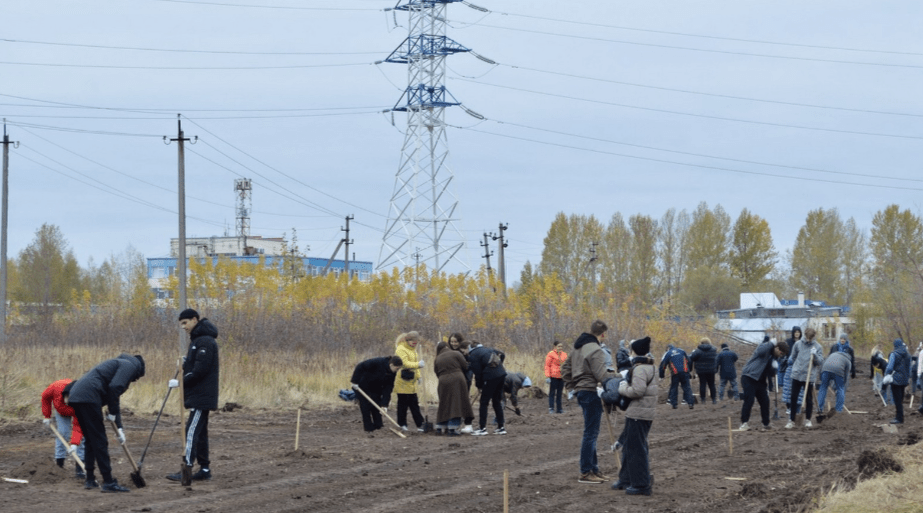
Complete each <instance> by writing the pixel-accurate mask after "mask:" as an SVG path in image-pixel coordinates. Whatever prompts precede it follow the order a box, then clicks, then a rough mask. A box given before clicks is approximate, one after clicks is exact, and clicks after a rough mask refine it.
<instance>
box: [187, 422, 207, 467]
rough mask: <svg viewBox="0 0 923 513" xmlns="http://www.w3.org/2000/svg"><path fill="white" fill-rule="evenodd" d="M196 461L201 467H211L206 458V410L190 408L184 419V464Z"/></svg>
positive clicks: (189, 464)
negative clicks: (187, 415) (187, 417)
mask: <svg viewBox="0 0 923 513" xmlns="http://www.w3.org/2000/svg"><path fill="white" fill-rule="evenodd" d="M196 461H198V462H199V466H201V467H202V468H211V467H209V466H208V465H209V463H211V462H210V461H209V459H208V410H199V409H197V408H192V409H190V410H189V420H187V421H186V465H188V466H190V467H191V466H192V464H193V463H195V462H196Z"/></svg>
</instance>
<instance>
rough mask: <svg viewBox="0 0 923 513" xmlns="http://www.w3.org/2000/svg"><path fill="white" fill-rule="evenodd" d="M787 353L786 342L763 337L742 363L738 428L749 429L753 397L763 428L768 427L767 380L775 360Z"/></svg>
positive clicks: (773, 370) (773, 371) (774, 368)
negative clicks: (757, 404) (745, 361)
mask: <svg viewBox="0 0 923 513" xmlns="http://www.w3.org/2000/svg"><path fill="white" fill-rule="evenodd" d="M787 354H788V344H786V343H785V342H778V341H777V340H776V339H774V338H773V339H770V338H769V337H768V336H766V337H764V338H763V342H762V343H761V344H760V345H759V346H757V348H756V350H755V351H753V354H752V355H750V359H749V360H747V363H746V364H744V368H743V370H742V371H741V373H740V374H741V378H740V384H741V386H742V387H743V389H744V393H743V401H744V402H743V406H741V409H740V430H741V431H747V430H749V429H750V424H749V422H750V412H751V411H752V410H753V401H754V399H755V400H756V401H757V402H759V403H760V417H761V419H762V421H763V430H764V431H765V430H767V429H769V393H768V392H767V391H766V389H767V387H768V381H769V380H770V379H771V378H772V375H773V374H774V373H775V371H776V367H778V366H779V363H778V361H777V359H778V358H781V357H783V356H785V355H787Z"/></svg>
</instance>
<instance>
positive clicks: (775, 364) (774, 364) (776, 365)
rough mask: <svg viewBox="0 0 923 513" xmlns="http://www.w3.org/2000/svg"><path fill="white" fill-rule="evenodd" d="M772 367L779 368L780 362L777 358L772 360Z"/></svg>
mask: <svg viewBox="0 0 923 513" xmlns="http://www.w3.org/2000/svg"><path fill="white" fill-rule="evenodd" d="M772 368H773V369H775V370H779V362H778V361H776V360H773V361H772Z"/></svg>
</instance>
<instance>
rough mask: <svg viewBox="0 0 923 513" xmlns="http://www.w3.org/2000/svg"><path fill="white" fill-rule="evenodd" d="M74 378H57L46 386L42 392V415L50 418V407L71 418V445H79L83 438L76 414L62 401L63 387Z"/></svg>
mask: <svg viewBox="0 0 923 513" xmlns="http://www.w3.org/2000/svg"><path fill="white" fill-rule="evenodd" d="M73 381H74V380H72V379H59V380H58V381H55V382H54V383H52V384H50V385H48V388H46V389H45V391H44V392H42V415H43V416H44V417H45V418H46V419H50V418H51V408H52V407H54V409H55V410H56V411H57V412H58V415H60V416H62V417H70V418H71V440H70V442H71V445H79V444H80V440H81V439H82V438H83V431H81V430H80V423H78V422H77V416H76V415H74V409H73V408H71V407H70V405H68V404H67V403H65V402H64V395H63V394H64V387H66V386H67V385H69V384H70V383H71V382H73Z"/></svg>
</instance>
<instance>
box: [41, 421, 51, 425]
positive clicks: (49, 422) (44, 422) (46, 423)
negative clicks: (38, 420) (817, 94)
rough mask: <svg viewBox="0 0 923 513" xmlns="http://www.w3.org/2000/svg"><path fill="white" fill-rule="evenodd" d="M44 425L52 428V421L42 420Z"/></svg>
mask: <svg viewBox="0 0 923 513" xmlns="http://www.w3.org/2000/svg"><path fill="white" fill-rule="evenodd" d="M42 424H45V425H46V426H50V425H51V419H42Z"/></svg>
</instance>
